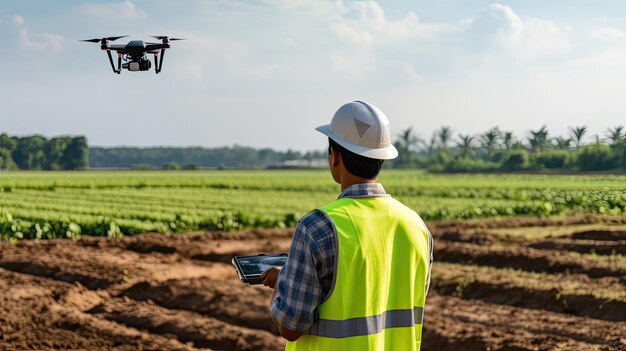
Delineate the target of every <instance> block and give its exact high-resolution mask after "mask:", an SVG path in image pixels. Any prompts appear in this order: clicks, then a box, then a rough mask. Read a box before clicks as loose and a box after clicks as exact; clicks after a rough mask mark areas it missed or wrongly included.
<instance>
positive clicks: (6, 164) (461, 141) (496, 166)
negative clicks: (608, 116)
mask: <svg viewBox="0 0 626 351" xmlns="http://www.w3.org/2000/svg"><path fill="white" fill-rule="evenodd" d="M568 131H569V132H568V134H567V135H565V136H562V135H553V134H552V133H551V132H550V130H549V129H548V127H547V126H546V125H543V126H541V127H540V128H538V129H534V130H529V131H528V133H527V134H526V135H525V136H523V137H521V138H518V137H517V136H516V135H514V134H513V133H512V132H510V131H503V130H501V129H500V128H498V127H493V128H490V129H488V130H487V131H485V132H483V133H479V134H476V135H471V134H466V133H456V135H455V133H454V131H453V130H452V128H451V127H448V126H444V127H441V128H439V129H438V130H436V131H435V132H434V133H433V134H432V135H431V137H430V138H429V139H422V138H420V137H419V136H418V135H416V133H415V132H414V130H413V128H407V129H405V130H403V131H402V132H401V133H400V134H399V135H398V136H397V138H396V140H395V142H394V145H395V146H396V148H397V149H398V152H399V156H398V158H397V159H395V160H392V161H390V162H387V163H386V164H385V166H386V167H391V168H424V169H428V170H431V171H436V172H515V171H551V170H554V171H625V170H626V128H625V127H624V126H623V125H618V126H616V127H612V128H608V129H606V131H605V133H604V135H603V136H599V135H595V138H593V139H594V141H593V142H584V140H585V139H589V138H587V137H588V127H587V126H586V125H583V126H576V127H571V128H569V130H568ZM325 158H326V150H318V151H308V152H300V151H294V150H287V151H276V150H273V149H270V148H262V149H255V148H251V147H244V146H239V145H235V146H232V147H218V148H203V147H109V148H106V147H91V148H90V147H88V145H87V139H86V138H85V137H84V136H60V137H53V138H50V139H47V138H46V137H44V136H41V135H31V136H23V137H17V136H9V135H8V134H6V133H2V134H0V170H13V169H24V170H73V169H86V168H130V169H161V168H162V169H180V168H183V169H200V168H267V167H276V166H280V165H282V164H283V162H284V161H287V160H296V159H300V160H316V159H325Z"/></svg>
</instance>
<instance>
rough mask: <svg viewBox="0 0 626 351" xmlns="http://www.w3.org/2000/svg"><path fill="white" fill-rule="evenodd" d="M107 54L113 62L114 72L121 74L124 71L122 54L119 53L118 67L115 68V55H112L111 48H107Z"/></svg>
mask: <svg viewBox="0 0 626 351" xmlns="http://www.w3.org/2000/svg"><path fill="white" fill-rule="evenodd" d="M107 56H109V62H110V63H111V68H112V69H113V73H117V74H120V73H121V72H122V54H119V53H118V54H117V69H115V66H114V65H113V56H111V50H107Z"/></svg>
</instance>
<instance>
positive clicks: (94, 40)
mask: <svg viewBox="0 0 626 351" xmlns="http://www.w3.org/2000/svg"><path fill="white" fill-rule="evenodd" d="M127 36H128V35H121V36H119V37H105V38H102V39H85V40H80V41H86V42H89V43H100V44H106V43H107V42H109V41H115V40H117V39H120V38H125V37H127Z"/></svg>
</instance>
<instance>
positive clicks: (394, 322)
mask: <svg viewBox="0 0 626 351" xmlns="http://www.w3.org/2000/svg"><path fill="white" fill-rule="evenodd" d="M423 319H424V308H422V307H414V308H413V309H406V310H391V311H385V312H383V313H381V314H378V315H375V316H369V317H357V318H350V319H346V320H332V319H320V320H318V321H317V322H316V323H315V324H313V326H312V327H311V329H310V330H309V335H317V336H323V337H327V338H348V337H351V336H362V335H370V334H377V333H380V332H381V331H382V330H383V329H387V328H400V327H412V326H414V325H416V324H422V320H423Z"/></svg>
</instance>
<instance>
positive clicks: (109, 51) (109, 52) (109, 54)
mask: <svg viewBox="0 0 626 351" xmlns="http://www.w3.org/2000/svg"><path fill="white" fill-rule="evenodd" d="M107 55H108V56H109V62H110V63H111V68H112V69H113V73H118V72H117V71H116V70H115V66H114V65H113V57H112V56H111V50H107Z"/></svg>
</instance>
